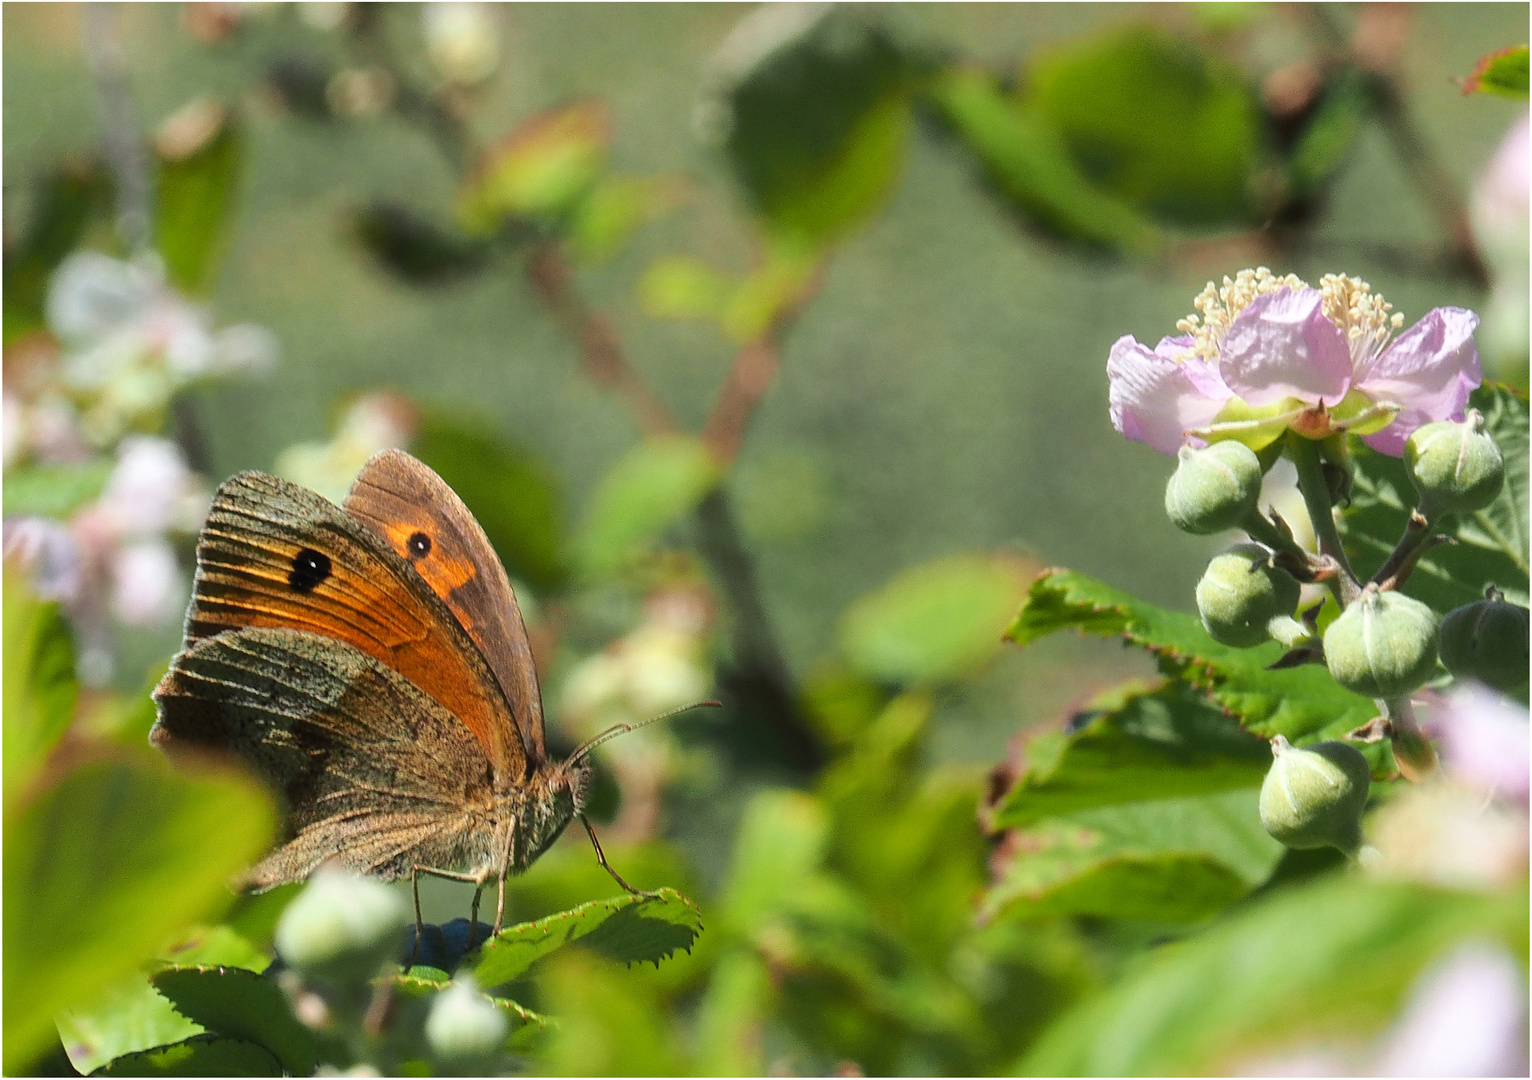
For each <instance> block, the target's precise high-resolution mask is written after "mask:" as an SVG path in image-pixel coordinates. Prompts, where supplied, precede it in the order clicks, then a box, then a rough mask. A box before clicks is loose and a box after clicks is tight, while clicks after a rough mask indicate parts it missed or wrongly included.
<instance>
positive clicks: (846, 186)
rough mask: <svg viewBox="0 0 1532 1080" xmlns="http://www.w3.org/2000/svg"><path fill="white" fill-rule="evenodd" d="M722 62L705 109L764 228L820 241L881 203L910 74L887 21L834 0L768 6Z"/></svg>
mask: <svg viewBox="0 0 1532 1080" xmlns="http://www.w3.org/2000/svg"><path fill="white" fill-rule="evenodd" d="M745 58H748V59H745ZM715 63H716V64H717V65H718V66H717V70H718V72H719V75H718V78H717V80H716V86H717V88H716V90H715V91H714V95H713V96H712V97H711V99H710V100H708V101H707V102H706V104H705V108H706V109H707V110H709V112H710V114H711V115H712V118H713V121H714V122H715V123H716V126H717V128H718V129H719V130H720V132H721V133H722V142H723V147H724V151H725V153H726V155H727V157H728V160H729V163H730V165H731V166H732V168H733V170H734V173H735V176H736V177H737V178H738V179H739V181H740V183H741V184H742V185H743V187H744V189H745V191H746V193H747V194H748V195H749V197H750V200H751V202H752V203H753V204H754V206H755V208H756V210H757V212H758V213H759V214H760V215H761V217H762V218H764V219H765V221H766V224H767V227H768V229H769V230H771V231H773V232H776V233H780V234H782V235H784V236H788V237H792V238H794V239H795V240H797V241H798V242H800V243H803V244H806V245H808V246H817V245H820V244H825V243H829V242H831V241H833V240H835V239H837V238H838V237H840V236H841V235H843V234H844V233H845V232H846V231H848V230H849V229H851V228H853V227H854V226H855V225H857V224H858V223H859V222H861V221H862V220H863V219H865V218H866V217H867V216H868V215H870V214H872V213H873V212H874V211H876V210H877V209H878V208H879V207H880V206H881V205H882V203H883V201H884V200H885V199H886V198H887V196H888V194H889V192H890V191H891V190H892V188H893V186H894V183H895V181H896V180H897V179H898V176H899V172H900V169H901V167H902V165H903V160H904V148H905V144H906V142H907V140H908V137H909V126H910V114H909V102H908V97H907V90H908V87H909V84H910V82H911V79H912V75H913V64H912V62H911V60H910V58H909V57H907V56H906V55H905V53H904V52H903V51H902V50H901V48H900V47H899V46H898V44H897V43H896V42H895V41H894V40H893V38H892V37H891V36H890V35H889V34H888V33H887V31H885V30H884V29H883V28H882V27H880V26H878V25H876V24H875V23H873V22H872V21H870V20H869V19H868V18H867V17H866V15H865V14H864V13H861V12H852V11H850V10H847V9H837V8H835V7H833V6H831V7H828V8H817V9H816V8H787V7H780V8H778V7H770V8H762V9H758V10H757V11H755V12H753V13H752V14H751V15H749V16H747V17H746V19H745V20H744V21H742V22H741V23H740V24H739V25H738V26H737V27H736V28H735V30H734V31H733V33H732V34H731V35H730V38H729V41H728V42H727V43H726V44H725V46H724V48H723V49H722V50H721V51H720V54H719V58H718V60H717V61H715Z"/></svg>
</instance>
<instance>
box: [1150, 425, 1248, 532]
mask: <svg viewBox="0 0 1532 1080" xmlns="http://www.w3.org/2000/svg"><path fill="white" fill-rule="evenodd" d="M1177 456H1178V457H1179V459H1180V461H1179V464H1177V465H1176V471H1175V472H1174V473H1173V474H1171V477H1170V483H1168V484H1166V485H1165V513H1166V514H1167V515H1169V517H1170V520H1171V521H1172V522H1174V523H1175V526H1176V528H1178V529H1182V530H1184V531H1186V532H1189V533H1194V534H1196V535H1198V536H1206V535H1208V534H1209V533H1216V532H1222V531H1223V530H1224V529H1232V528H1235V527H1236V526H1238V525H1239V524H1240V522H1242V521H1244V520H1245V519H1246V518H1247V517H1249V516H1250V515H1251V514H1252V513H1254V512H1255V504H1256V500H1257V499H1258V498H1260V495H1261V462H1260V460H1259V459H1258V458H1257V457H1256V456H1255V451H1254V450H1252V449H1250V447H1248V446H1246V445H1245V444H1244V443H1242V442H1234V441H1233V440H1228V441H1225V442H1216V443H1214V444H1213V445H1212V446H1209V447H1206V448H1204V449H1201V450H1199V449H1197V448H1195V447H1191V446H1183V447H1181V451H1180V453H1179V454H1178V455H1177Z"/></svg>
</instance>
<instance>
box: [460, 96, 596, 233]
mask: <svg viewBox="0 0 1532 1080" xmlns="http://www.w3.org/2000/svg"><path fill="white" fill-rule="evenodd" d="M610 144H611V131H610V122H609V119H608V114H607V108H606V106H605V105H604V104H603V103H601V102H598V101H581V102H575V103H573V104H570V105H565V106H563V107H561V108H558V109H552V110H550V111H548V112H545V113H542V114H540V115H538V116H534V117H532V118H531V119H529V120H527V121H525V122H524V123H522V124H521V126H520V127H518V128H517V129H516V130H515V131H513V132H512V133H511V134H510V135H508V136H506V138H505V139H503V140H502V141H501V142H500V143H499V144H498V145H496V146H494V147H491V148H490V149H489V150H488V151H486V152H485V153H484V155H483V157H482V158H481V159H480V161H479V163H478V166H477V168H476V170H475V172H474V175H473V176H471V177H470V178H469V179H468V181H467V182H466V184H465V185H464V187H463V191H462V193H461V195H460V197H459V202H458V218H459V221H460V222H461V223H462V225H463V228H464V229H465V230H466V231H468V232H469V233H478V234H484V233H489V232H492V231H494V230H495V229H496V228H497V227H498V226H499V224H500V222H501V221H502V220H504V219H505V218H508V217H509V218H522V219H528V220H532V221H541V222H549V223H551V222H554V221H558V220H562V219H565V218H566V217H567V216H568V215H569V214H571V213H573V212H574V210H575V207H576V206H578V204H579V203H580V201H581V200H582V199H584V198H585V197H586V196H587V195H588V194H589V193H590V191H591V189H592V188H593V187H594V186H595V184H596V182H597V180H598V179H599V178H600V177H601V175H602V173H603V172H604V171H605V169H606V163H607V157H608V154H609V152H610Z"/></svg>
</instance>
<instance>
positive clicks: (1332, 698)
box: [1009, 570, 1388, 774]
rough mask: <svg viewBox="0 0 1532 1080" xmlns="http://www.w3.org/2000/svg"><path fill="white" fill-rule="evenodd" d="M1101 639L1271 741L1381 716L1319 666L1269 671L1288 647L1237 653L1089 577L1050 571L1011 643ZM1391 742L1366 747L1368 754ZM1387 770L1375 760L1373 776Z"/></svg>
mask: <svg viewBox="0 0 1532 1080" xmlns="http://www.w3.org/2000/svg"><path fill="white" fill-rule="evenodd" d="M1065 629H1076V630H1079V631H1080V632H1081V633H1084V634H1094V635H1096V636H1098V637H1114V636H1117V635H1121V636H1122V637H1123V639H1124V640H1125V641H1127V642H1128V643H1129V644H1132V645H1137V646H1139V647H1140V648H1144V649H1148V650H1149V651H1150V652H1152V653H1154V655H1155V657H1156V658H1157V659H1158V661H1159V665H1160V670H1161V671H1163V672H1165V673H1166V674H1167V675H1170V676H1173V677H1175V678H1179V679H1184V680H1186V681H1187V682H1188V683H1190V684H1191V685H1192V686H1194V687H1196V688H1197V689H1199V690H1201V691H1203V692H1205V693H1206V694H1207V695H1208V696H1209V697H1211V698H1212V699H1213V700H1214V701H1215V702H1217V703H1218V704H1219V705H1220V706H1222V707H1223V708H1224V709H1226V710H1227V711H1228V712H1230V713H1232V714H1233V715H1234V716H1235V717H1237V718H1238V719H1239V721H1240V723H1241V724H1243V725H1244V726H1245V727H1246V728H1247V729H1249V730H1250V731H1253V732H1255V733H1256V734H1258V735H1262V736H1265V737H1267V738H1269V737H1271V736H1272V735H1279V734H1280V735H1286V736H1287V737H1288V738H1289V739H1292V740H1294V741H1297V742H1303V743H1309V742H1319V741H1322V740H1324V739H1338V738H1340V737H1342V736H1343V735H1344V734H1345V733H1346V732H1348V731H1351V730H1352V729H1353V728H1357V727H1360V726H1361V725H1362V724H1365V723H1366V722H1367V721H1368V720H1371V719H1372V718H1373V717H1374V716H1375V715H1376V714H1377V708H1376V706H1375V705H1374V704H1373V702H1372V701H1370V700H1368V699H1367V698H1364V697H1361V696H1359V695H1357V694H1353V693H1351V692H1350V691H1349V690H1342V689H1341V688H1340V687H1339V686H1337V685H1335V680H1334V679H1332V678H1330V673H1329V671H1327V670H1326V669H1325V668H1324V667H1322V666H1319V665H1312V664H1310V665H1305V666H1304V667H1297V668H1289V669H1287V670H1284V671H1267V670H1266V667H1267V665H1268V664H1271V663H1273V662H1274V661H1276V660H1277V659H1278V658H1279V657H1280V656H1281V655H1282V646H1280V645H1278V644H1277V643H1276V642H1274V641H1273V642H1267V643H1266V644H1265V645H1262V646H1259V647H1258V648H1254V649H1233V648H1229V647H1228V646H1226V645H1220V644H1218V643H1217V642H1216V641H1214V640H1213V639H1212V638H1210V637H1209V636H1208V634H1207V631H1205V630H1204V629H1203V628H1202V623H1201V621H1200V620H1199V619H1198V618H1197V617H1196V616H1195V615H1183V614H1180V613H1179V612H1173V611H1165V610H1163V609H1162V608H1157V607H1155V606H1154V605H1153V604H1149V603H1146V602H1145V601H1142V600H1139V599H1137V598H1135V597H1132V596H1129V595H1128V594H1127V593H1123V592H1119V591H1118V590H1116V589H1113V588H1111V587H1110V586H1108V585H1103V584H1102V583H1101V582H1099V581H1096V580H1094V579H1092V578H1089V577H1086V576H1085V575H1084V574H1077V573H1074V572H1073V571H1070V570H1050V571H1048V572H1046V573H1045V574H1043V576H1042V577H1040V578H1038V579H1037V580H1036V581H1035V582H1033V584H1032V591H1031V594H1030V595H1029V596H1028V598H1027V601H1026V603H1025V605H1023V607H1022V609H1021V613H1020V614H1019V615H1018V616H1017V617H1016V623H1015V625H1014V626H1012V627H1011V630H1010V634H1009V636H1010V638H1011V640H1013V641H1015V642H1017V643H1018V644H1021V645H1026V644H1027V643H1029V642H1032V641H1036V640H1037V639H1038V638H1040V637H1043V636H1044V635H1046V634H1051V633H1054V632H1056V631H1059V630H1065ZM1384 745H1386V744H1383V743H1374V744H1371V746H1369V747H1359V749H1363V750H1364V752H1365V751H1367V750H1371V751H1373V752H1374V753H1376V752H1377V748H1379V747H1382V746H1384ZM1380 769H1381V771H1383V772H1387V771H1388V770H1387V768H1386V767H1384V765H1383V763H1380V761H1379V760H1373V770H1374V774H1377V773H1378V772H1379V771H1380Z"/></svg>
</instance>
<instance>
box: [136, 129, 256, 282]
mask: <svg viewBox="0 0 1532 1080" xmlns="http://www.w3.org/2000/svg"><path fill="white" fill-rule="evenodd" d="M244 141H245V137H244V132H243V130H242V129H241V126H240V124H239V122H238V121H237V120H236V119H235V118H233V117H232V116H231V115H230V114H229V113H228V112H227V111H226V110H225V109H224V108H223V107H222V106H218V105H214V104H212V103H211V102H198V103H194V104H193V105H190V106H188V107H187V108H186V109H185V110H183V111H182V112H181V113H179V114H177V115H176V116H174V117H172V118H171V120H170V121H169V123H167V125H166V127H165V129H163V130H162V132H161V135H160V140H159V151H160V153H159V161H158V176H157V181H158V190H157V193H156V194H157V198H156V201H155V233H156V236H155V246H156V248H157V249H158V250H159V253H160V256H161V257H162V258H163V259H164V260H165V275H166V277H167V278H168V279H169V280H170V283H171V284H172V285H174V286H175V287H176V288H178V289H180V290H182V291H183V292H187V293H190V294H192V295H194V296H197V295H206V294H207V293H209V292H211V291H212V288H213V285H214V283H215V275H216V274H217V271H218V266H219V263H220V262H221V261H222V256H223V252H224V249H225V247H226V246H227V243H228V238H229V235H230V232H231V228H232V224H233V216H234V200H235V196H236V195H237V194H238V186H239V177H240V173H241V169H242V166H243V163H244Z"/></svg>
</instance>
